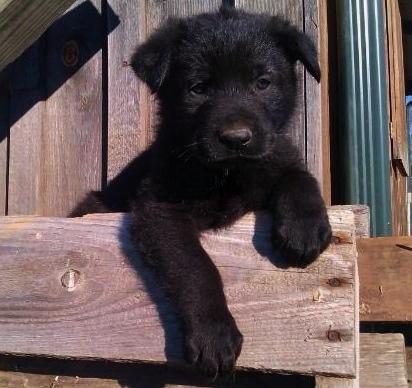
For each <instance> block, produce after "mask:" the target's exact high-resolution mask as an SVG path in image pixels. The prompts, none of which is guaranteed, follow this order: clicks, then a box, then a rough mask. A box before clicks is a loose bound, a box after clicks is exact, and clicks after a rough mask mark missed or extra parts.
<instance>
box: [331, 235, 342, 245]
mask: <svg viewBox="0 0 412 388" xmlns="http://www.w3.org/2000/svg"><path fill="white" fill-rule="evenodd" d="M341 241H342V240H341V238H340V237H339V236H332V243H333V244H340V243H341Z"/></svg>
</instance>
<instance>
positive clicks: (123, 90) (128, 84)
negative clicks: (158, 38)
mask: <svg viewBox="0 0 412 388" xmlns="http://www.w3.org/2000/svg"><path fill="white" fill-rule="evenodd" d="M108 5H109V6H110V8H111V9H112V11H113V14H112V13H108V20H107V23H108V25H109V27H112V26H114V25H115V24H116V23H117V20H116V19H117V18H118V21H119V22H120V24H119V25H118V26H117V27H116V28H115V29H114V30H113V31H112V32H111V33H110V34H109V36H108V54H107V55H108V56H107V58H108V64H107V69H108V84H107V85H108V154H107V178H108V179H109V180H111V179H113V178H114V177H115V176H116V175H117V173H118V172H119V171H120V170H121V169H122V168H123V167H125V166H126V164H127V163H128V162H129V161H130V160H131V159H132V158H134V157H135V156H136V155H137V154H138V153H139V152H141V151H142V150H144V149H145V148H146V147H147V146H148V144H149V142H150V139H151V137H152V136H151V135H150V131H151V130H153V129H152V128H150V127H151V122H150V120H149V119H150V118H149V109H148V105H149V104H150V101H151V100H152V99H153V98H152V97H151V96H150V93H149V91H148V89H147V88H146V86H145V85H144V84H143V82H140V81H139V80H138V79H137V77H136V76H135V75H134V73H133V71H132V69H131V67H130V66H129V60H130V57H131V55H132V53H133V50H134V49H135V47H136V46H137V45H138V44H139V43H141V42H143V41H144V40H145V38H146V35H147V34H146V2H145V1H129V0H128V1H123V0H109V1H108ZM114 15H115V16H114Z"/></svg>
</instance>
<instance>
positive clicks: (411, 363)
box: [406, 347, 412, 388]
mask: <svg viewBox="0 0 412 388" xmlns="http://www.w3.org/2000/svg"><path fill="white" fill-rule="evenodd" d="M406 367H407V369H408V387H409V388H412V347H407V348H406Z"/></svg>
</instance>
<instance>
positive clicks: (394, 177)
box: [386, 1, 409, 236]
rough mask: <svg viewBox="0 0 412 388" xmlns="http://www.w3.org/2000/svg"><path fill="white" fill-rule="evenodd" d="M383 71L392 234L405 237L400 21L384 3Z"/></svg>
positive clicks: (405, 142)
mask: <svg viewBox="0 0 412 388" xmlns="http://www.w3.org/2000/svg"><path fill="white" fill-rule="evenodd" d="M386 27H387V57H388V58H387V61H388V63H387V68H388V81H389V85H388V86H389V98H388V101H389V114H390V127H389V132H390V133H389V135H390V138H391V146H392V150H391V151H392V168H391V194H392V200H391V202H392V234H393V235H395V236H401V235H407V234H408V220H407V214H408V212H407V177H406V174H407V173H408V172H409V161H408V133H407V128H406V111H405V79H404V60H403V46H402V20H401V15H400V10H399V4H398V2H397V1H386Z"/></svg>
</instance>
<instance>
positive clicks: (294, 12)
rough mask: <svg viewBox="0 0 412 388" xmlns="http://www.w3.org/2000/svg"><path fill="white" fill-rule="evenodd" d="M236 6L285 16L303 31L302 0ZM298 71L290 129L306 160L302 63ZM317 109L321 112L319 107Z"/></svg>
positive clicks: (251, 0)
mask: <svg viewBox="0 0 412 388" xmlns="http://www.w3.org/2000/svg"><path fill="white" fill-rule="evenodd" d="M235 5H236V7H239V8H242V9H245V10H247V11H253V12H258V13H259V12H264V13H269V14H272V15H280V16H283V17H284V18H285V19H287V20H289V21H290V22H291V23H292V24H293V25H295V26H296V27H297V28H299V29H300V30H303V25H304V20H303V2H302V1H301V0H293V1H291V0H235ZM296 69H297V70H296V71H297V79H298V88H299V95H298V98H297V100H296V108H295V113H294V116H293V118H292V120H291V122H290V124H289V128H290V133H291V135H292V138H293V140H294V142H295V144H296V145H297V147H298V148H299V150H300V152H301V154H302V156H303V157H304V158H306V131H305V73H304V70H303V66H302V65H301V64H300V63H298V64H297V67H296ZM317 109H318V110H319V107H318V108H317Z"/></svg>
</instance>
